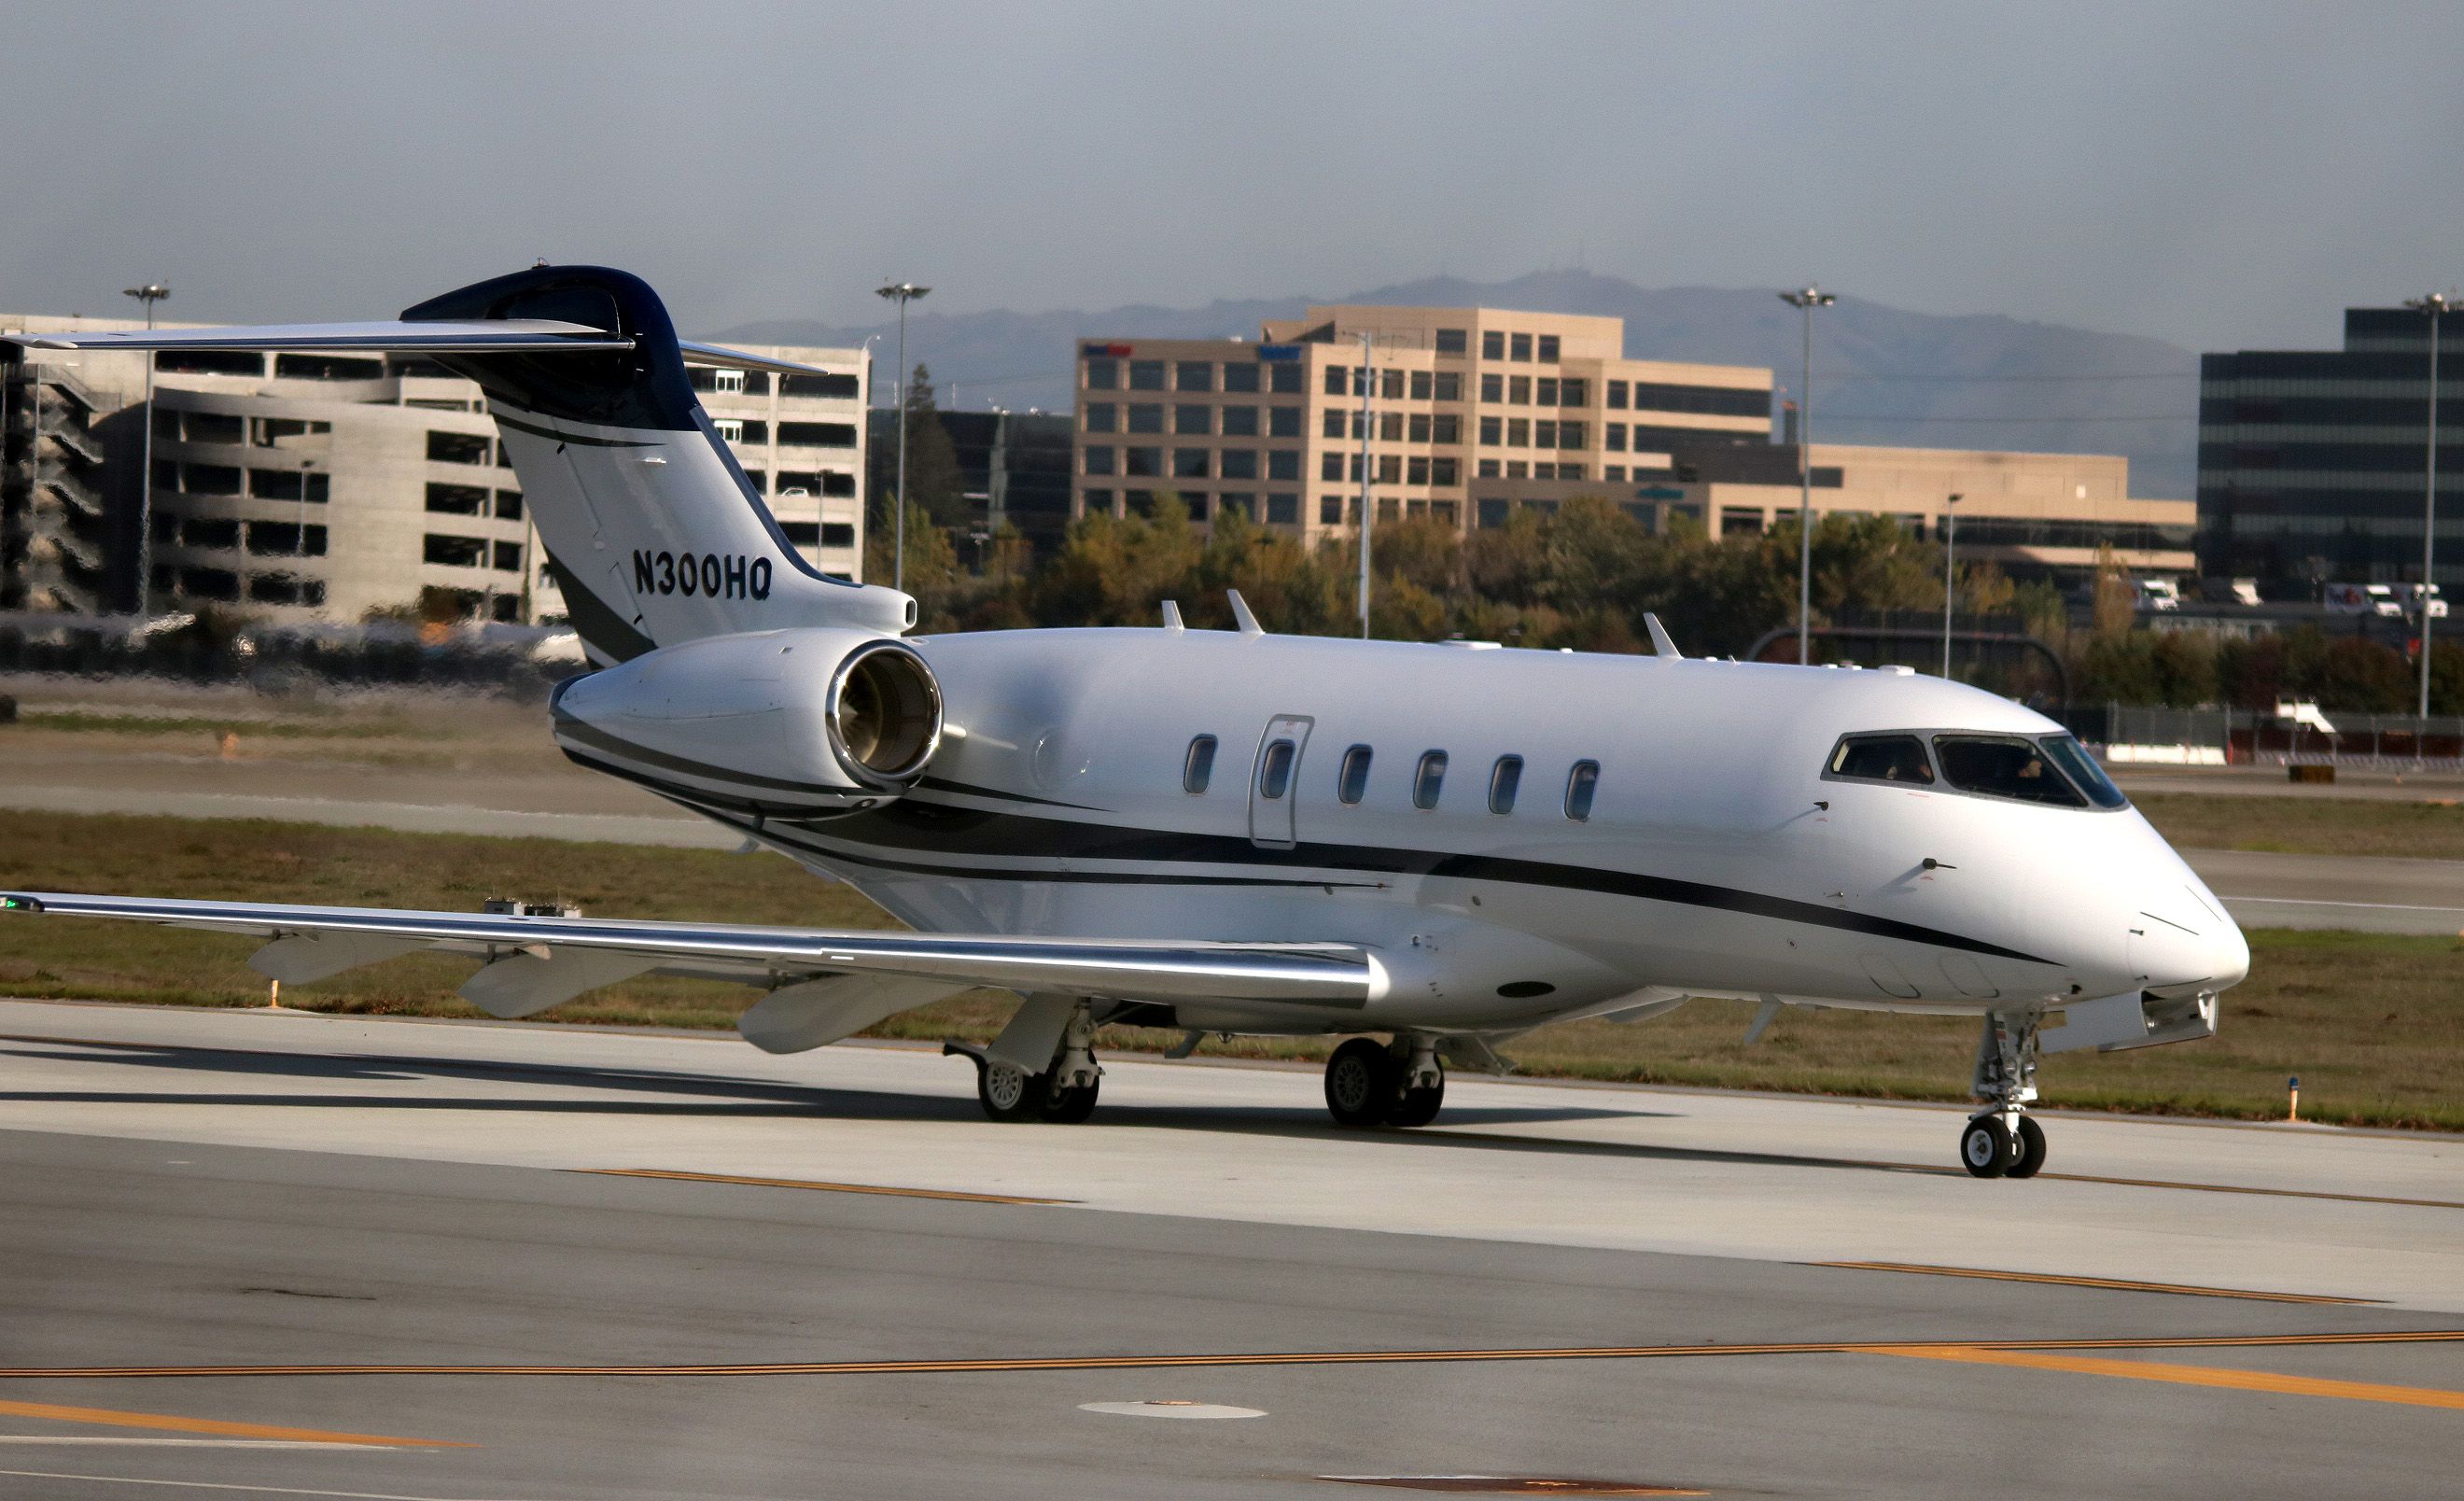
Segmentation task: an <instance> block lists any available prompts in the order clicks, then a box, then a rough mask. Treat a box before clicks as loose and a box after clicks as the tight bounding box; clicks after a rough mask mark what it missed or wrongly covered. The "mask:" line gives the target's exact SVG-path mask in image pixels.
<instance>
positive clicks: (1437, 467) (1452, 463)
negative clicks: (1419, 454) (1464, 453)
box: [1429, 458, 1463, 489]
mask: <svg viewBox="0 0 2464 1501" xmlns="http://www.w3.org/2000/svg"><path fill="white" fill-rule="evenodd" d="M1429 483H1430V484H1433V485H1436V486H1438V487H1440V488H1441V489H1442V488H1443V487H1445V486H1447V485H1457V484H1461V483H1463V466H1462V465H1461V464H1460V463H1459V462H1458V461H1457V460H1454V459H1451V458H1433V459H1431V460H1429Z"/></svg>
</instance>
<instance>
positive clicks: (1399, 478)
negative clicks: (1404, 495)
mask: <svg viewBox="0 0 2464 1501" xmlns="http://www.w3.org/2000/svg"><path fill="white" fill-rule="evenodd" d="M1377 482H1378V483H1379V484H1381V485H1399V484H1401V483H1402V482H1403V457H1402V455H1401V454H1399V453H1380V454H1378V455H1377Z"/></svg>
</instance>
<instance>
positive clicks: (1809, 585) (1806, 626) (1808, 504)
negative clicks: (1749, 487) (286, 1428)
mask: <svg viewBox="0 0 2464 1501" xmlns="http://www.w3.org/2000/svg"><path fill="white" fill-rule="evenodd" d="M1779 299H1780V300H1781V301H1783V302H1785V303H1787V304H1788V305H1789V306H1791V307H1793V308H1800V309H1802V310H1803V311H1804V313H1805V382H1804V385H1803V386H1801V387H1800V388H1799V389H1798V391H1797V393H1796V480H1797V501H1796V660H1797V662H1798V663H1799V664H1800V665H1802V664H1803V663H1804V662H1806V661H1807V660H1808V656H1809V648H1810V644H1811V643H1810V638H1811V636H1812V634H1813V614H1814V469H1813V462H1814V461H1813V459H1812V458H1811V457H1810V456H1809V455H1810V454H1812V453H1813V452H1814V310H1815V308H1817V307H1829V306H1830V305H1831V304H1832V303H1834V302H1837V301H1838V300H1839V299H1838V298H1837V297H1834V296H1833V295H1832V294H1830V293H1828V292H1825V291H1823V290H1822V289H1821V288H1820V287H1817V286H1814V285H1812V284H1811V283H1809V284H1808V285H1807V286H1806V288H1805V290H1803V291H1802V292H1783V293H1781V294H1780V295H1779Z"/></svg>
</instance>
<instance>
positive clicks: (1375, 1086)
mask: <svg viewBox="0 0 2464 1501" xmlns="http://www.w3.org/2000/svg"><path fill="white" fill-rule="evenodd" d="M1395 1084H1396V1080H1395V1058H1394V1054H1392V1053H1391V1052H1389V1051H1388V1050H1387V1048H1386V1045H1385V1044H1383V1043H1379V1042H1375V1041H1373V1040H1371V1039H1369V1038H1366V1037H1355V1038H1353V1039H1352V1041H1350V1042H1348V1043H1345V1044H1344V1045H1343V1046H1342V1047H1340V1048H1336V1049H1335V1050H1334V1056H1333V1057H1331V1058H1329V1059H1328V1060H1327V1061H1326V1108H1327V1113H1328V1114H1329V1115H1332V1116H1333V1117H1334V1123H1335V1124H1336V1125H1338V1126H1375V1125H1377V1124H1379V1123H1381V1122H1382V1121H1384V1120H1385V1119H1386V1118H1387V1115H1388V1112H1389V1111H1390V1110H1391V1109H1392V1108H1393V1102H1394V1099H1395Z"/></svg>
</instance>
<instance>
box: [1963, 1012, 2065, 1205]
mask: <svg viewBox="0 0 2464 1501" xmlns="http://www.w3.org/2000/svg"><path fill="white" fill-rule="evenodd" d="M2036 1022H2037V1018H2036V1016H2035V1014H2034V1013H2031V1012H2016V1011H1989V1012H1987V1013H1986V1016H1985V1035H1984V1037H1983V1038H1982V1039H1981V1040H1979V1041H1978V1043H1977V1045H1976V1077H1975V1081H1974V1083H1973V1085H1972V1086H1971V1088H1972V1090H1973V1092H1974V1093H1975V1094H1976V1096H1977V1097H1978V1098H1979V1099H1982V1100H1984V1101H1986V1108H1985V1109H1984V1110H1983V1111H1981V1112H1979V1113H1978V1114H1977V1115H1973V1116H1971V1117H1969V1122H1968V1125H1967V1126H1966V1128H1965V1129H1963V1130H1962V1131H1961V1132H1960V1134H1959V1161H1960V1165H1961V1166H1963V1167H1965V1168H1967V1169H1968V1170H1969V1172H1970V1173H1973V1174H1974V1175H1976V1176H1977V1177H1979V1178H2034V1177H2035V1176H2036V1171H2037V1169H2039V1168H2041V1167H2043V1166H2044V1165H2045V1128H2044V1127H2042V1126H2039V1125H2037V1124H2036V1122H2035V1119H2034V1118H2033V1117H2031V1116H2030V1115H2028V1114H2027V1109H2028V1104H2029V1102H2030V1101H2032V1100H2034V1099H2035V1097H2036Z"/></svg>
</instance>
